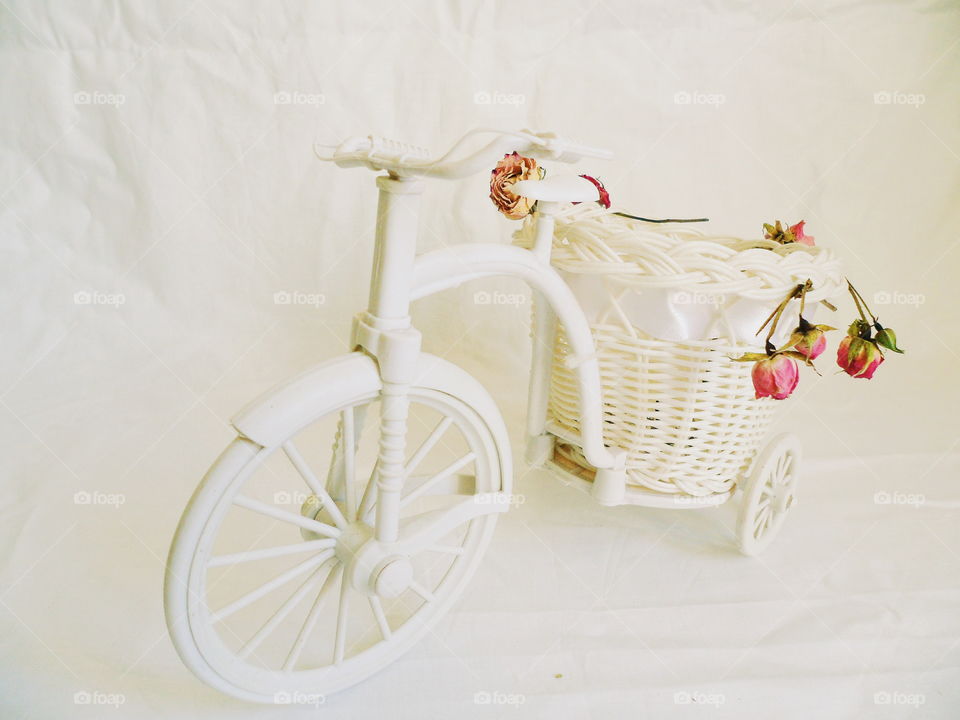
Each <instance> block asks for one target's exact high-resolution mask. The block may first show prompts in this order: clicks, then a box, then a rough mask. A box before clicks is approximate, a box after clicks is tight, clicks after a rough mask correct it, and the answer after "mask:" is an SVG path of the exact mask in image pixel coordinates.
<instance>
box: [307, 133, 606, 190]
mask: <svg viewBox="0 0 960 720" xmlns="http://www.w3.org/2000/svg"><path fill="white" fill-rule="evenodd" d="M478 133H493V134H496V136H497V137H495V138H494V139H493V140H492V141H491V142H489V143H488V144H487V145H486V146H485V147H483V148H482V149H480V150H478V151H476V152H474V153H472V154H470V155H466V156H464V157H460V158H459V159H455V158H454V156H455V155H458V154H459V150H460V147H461V146H462V145H463V144H464V143H465V142H466V141H467V140H468V139H469V138H471V137H472V136H473V135H476V134H478ZM324 150H325V151H326V152H323V151H324ZM513 151H516V152H518V153H520V154H521V155H530V156H532V157H537V158H543V159H548V160H557V161H559V162H576V161H577V160H580V159H581V158H584V157H595V158H602V159H604V160H609V159H610V158H611V157H613V153H611V152H609V151H608V150H602V149H600V148H593V147H588V146H586V145H579V144H577V143H572V142H569V141H567V140H564V139H563V138H560V137H558V136H557V135H555V134H553V133H539V134H538V133H531V132H528V131H525V130H524V131H520V132H503V131H499V130H486V129H480V130H473V131H471V132H469V133H467V134H466V135H464V136H463V137H462V138H461V139H460V140H458V141H457V142H456V143H455V144H454V146H453V147H452V148H451V149H450V150H449V151H448V152H447V153H446V154H444V155H443V156H441V157H439V158H437V159H435V160H431V159H430V157H429V153H428V152H427V150H426V149H425V148H422V147H419V146H416V145H409V144H407V143H401V142H397V141H395V140H387V139H385V138H381V137H377V136H374V135H370V136H368V137H352V138H349V139H347V140H344V141H343V142H342V143H340V145H338V146H332V145H314V152H315V153H316V155H317V157H319V158H320V159H321V160H328V161H332V162H334V163H335V164H336V165H337V166H339V167H367V168H370V169H371V170H387V171H389V172H390V173H391V174H393V175H398V176H421V177H439V178H448V179H454V178H462V177H466V176H467V175H472V174H473V173H475V172H479V171H481V170H484V169H490V168H492V167H493V163H496V162H497V161H498V160H499V159H500V158H501V157H503V155H505V154H507V153H509V152H513Z"/></svg>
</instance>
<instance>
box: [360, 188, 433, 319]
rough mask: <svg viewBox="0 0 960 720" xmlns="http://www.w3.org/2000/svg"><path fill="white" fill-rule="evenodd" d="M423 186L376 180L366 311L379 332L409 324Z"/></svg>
mask: <svg viewBox="0 0 960 720" xmlns="http://www.w3.org/2000/svg"><path fill="white" fill-rule="evenodd" d="M423 186H424V184H423V182H422V181H420V180H416V179H413V178H408V179H399V178H395V177H391V176H388V175H382V176H380V177H378V178H377V187H378V188H380V198H379V202H378V204H377V230H376V241H375V247H374V259H373V274H372V275H371V278H370V305H369V310H368V312H369V314H370V315H371V316H372V317H373V318H374V319H375V321H376V324H377V325H378V326H379V328H380V329H383V330H387V329H393V328H398V327H403V326H405V325H406V324H409V321H410V318H409V315H410V290H411V286H410V280H411V278H412V277H413V262H414V260H415V258H416V254H417V226H418V222H419V218H420V195H421V194H422V193H423Z"/></svg>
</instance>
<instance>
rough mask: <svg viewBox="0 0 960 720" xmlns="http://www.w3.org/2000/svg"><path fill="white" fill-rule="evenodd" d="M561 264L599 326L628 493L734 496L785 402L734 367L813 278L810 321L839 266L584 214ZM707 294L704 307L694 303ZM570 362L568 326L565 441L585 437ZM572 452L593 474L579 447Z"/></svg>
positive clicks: (563, 361) (562, 389) (565, 237)
mask: <svg viewBox="0 0 960 720" xmlns="http://www.w3.org/2000/svg"><path fill="white" fill-rule="evenodd" d="M532 230H533V225H532V223H531V222H529V221H528V222H525V223H524V226H523V227H522V228H521V229H520V230H519V231H518V232H517V233H516V234H515V236H514V237H515V239H516V242H517V244H519V245H522V246H526V247H529V246H530V245H531V244H532V240H533V234H532ZM553 264H554V265H555V267H557V268H558V269H559V270H560V271H561V273H563V274H564V275H565V277H566V278H567V280H568V282H569V284H570V286H571V288H572V289H573V291H574V293H575V294H576V295H577V297H578V299H579V300H580V302H581V304H582V305H583V307H584V310H585V311H586V313H587V316H588V320H589V321H590V323H591V329H592V332H593V336H594V342H595V343H596V354H597V359H598V362H599V365H600V374H601V385H602V390H603V401H604V440H605V442H606V443H607V445H609V446H611V447H616V448H618V449H622V450H625V451H626V452H627V476H628V481H629V482H630V484H633V485H637V486H641V487H643V488H646V489H648V490H653V491H657V492H662V493H668V494H675V495H676V494H682V495H688V496H705V495H712V494H717V493H727V492H730V491H731V490H732V488H733V486H734V485H735V484H736V482H737V480H738V479H739V478H740V477H742V476H743V475H744V474H745V473H746V472H747V471H748V470H749V466H750V464H751V462H752V461H753V458H754V456H755V455H756V453H757V450H758V448H759V445H760V442H761V441H762V439H763V437H764V435H765V434H766V432H767V429H768V427H769V425H770V421H771V419H772V416H773V412H774V410H775V409H776V407H777V405H778V401H775V400H770V399H762V400H758V399H756V397H755V394H754V389H753V383H752V381H751V379H750V372H751V368H752V365H751V363H742V362H737V361H736V360H734V359H733V358H735V357H738V356H739V355H741V354H742V353H743V352H745V351H748V350H752V351H757V350H760V349H762V344H763V343H762V339H758V338H757V337H756V335H755V333H756V330H757V328H758V327H759V325H760V324H761V323H762V322H763V320H764V318H766V316H767V315H769V313H770V312H771V310H772V309H773V308H774V307H776V305H777V304H778V303H779V302H780V301H781V300H783V299H784V297H786V295H787V293H788V292H789V291H790V290H791V289H792V288H794V287H796V285H797V284H800V283H803V282H805V281H806V280H807V279H810V280H812V281H813V285H814V288H813V290H812V291H811V292H810V293H808V295H807V309H806V310H805V312H804V315H805V317H807V318H808V319H811V318H812V315H813V312H814V310H815V306H816V304H817V302H818V301H819V300H821V299H825V298H829V297H833V296H835V295H836V294H837V293H838V292H839V290H840V289H841V288H842V287H843V283H844V279H843V275H842V269H841V266H840V263H839V261H838V260H837V259H836V257H835V256H834V255H833V254H832V252H830V251H829V250H827V249H825V248H820V247H816V248H810V247H807V246H801V245H780V244H778V243H775V242H772V241H768V240H742V239H739V238H731V237H725V236H718V237H710V236H707V235H704V234H703V233H702V232H699V231H696V230H693V229H690V228H688V227H686V226H681V225H673V226H655V225H652V224H650V223H644V222H642V221H636V220H631V219H628V218H623V217H620V216H617V215H614V214H613V213H612V212H611V211H607V210H604V209H602V208H599V207H598V206H596V205H594V206H593V207H590V206H587V205H586V204H584V205H580V206H574V207H571V208H570V209H568V210H565V211H564V212H562V213H561V214H559V215H558V216H557V222H556V230H555V233H554V242H553ZM681 293H686V296H683V295H681ZM701 296H703V297H705V298H706V300H707V302H697V301H695V300H696V299H698V298H700V297H701ZM794 305H796V303H794ZM796 317H797V309H796V308H793V309H792V311H791V313H785V314H784V317H783V318H782V320H781V330H780V332H779V333H778V336H777V337H775V338H774V340H775V342H778V343H779V342H782V341H783V340H785V339H786V337H787V335H788V334H789V332H790V331H791V330H792V328H793V327H794V326H795V325H796ZM570 359H571V353H570V349H569V347H568V346H567V341H566V337H565V335H564V332H563V328H562V327H560V328H558V330H557V340H556V345H555V349H554V361H553V368H552V374H551V388H550V402H549V408H548V412H549V415H550V419H551V420H552V421H553V422H555V423H557V424H558V425H559V426H560V428H561V429H563V430H564V431H565V434H570V435H573V436H577V435H579V430H580V427H579V418H580V407H579V397H578V393H577V384H576V381H575V378H574V373H573V370H572V366H571V363H570ZM563 452H564V454H565V456H566V457H567V458H568V459H569V458H572V459H573V461H574V462H576V463H578V464H579V465H581V466H582V467H583V468H584V469H585V470H586V471H587V472H588V473H589V471H590V467H589V465H588V463H587V462H586V460H585V459H584V458H583V456H582V454H580V453H579V452H578V450H577V448H575V447H564V448H563Z"/></svg>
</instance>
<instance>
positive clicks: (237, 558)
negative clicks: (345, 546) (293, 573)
mask: <svg viewBox="0 0 960 720" xmlns="http://www.w3.org/2000/svg"><path fill="white" fill-rule="evenodd" d="M336 543H337V541H336V540H334V539H332V538H329V539H328V538H323V539H321V540H310V541H308V542H301V543H294V544H293V545H277V546H276V547H270V548H263V549H260V550H247V551H246V552H238V553H230V554H229V555H217V556H216V557H212V558H210V562H209V563H207V567H211V568H213V567H222V566H223V565H233V564H234V563H245V562H253V561H254V560H264V559H266V558H275V557H281V556H283V555H295V554H296V553H302V552H312V551H316V550H324V549H326V548H332V547H333V546H334V545H336Z"/></svg>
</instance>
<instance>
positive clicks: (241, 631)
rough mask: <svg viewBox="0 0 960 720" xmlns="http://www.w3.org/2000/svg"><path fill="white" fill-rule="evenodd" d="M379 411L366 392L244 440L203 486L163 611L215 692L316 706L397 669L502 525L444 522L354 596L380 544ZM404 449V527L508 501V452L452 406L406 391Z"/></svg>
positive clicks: (465, 410)
mask: <svg viewBox="0 0 960 720" xmlns="http://www.w3.org/2000/svg"><path fill="white" fill-rule="evenodd" d="M379 404H380V392H379V387H371V388H369V390H367V391H366V392H362V393H359V394H357V395H356V396H355V397H352V398H350V399H349V400H347V401H341V402H339V403H337V404H335V405H334V406H331V407H326V408H322V409H320V410H318V411H317V412H316V413H315V414H314V417H315V418H316V419H315V420H313V421H312V422H310V423H309V424H308V425H307V426H305V427H302V428H300V429H298V430H297V431H296V432H293V433H291V434H289V435H288V436H287V437H285V438H283V439H282V440H281V441H280V442H277V443H276V444H273V445H271V446H269V447H262V446H260V445H258V444H256V443H254V442H252V441H251V440H248V439H246V438H242V437H241V438H237V439H236V440H234V441H233V442H232V443H231V444H230V445H229V446H228V447H227V449H226V450H225V451H224V452H223V454H222V455H221V456H220V457H219V459H218V460H217V461H216V462H215V463H214V465H213V467H211V469H210V470H209V471H208V473H207V474H206V476H205V477H204V479H203V481H202V482H201V484H200V486H199V487H198V489H197V491H196V493H195V494H194V497H193V498H192V499H191V501H190V504H189V505H188V507H187V509H186V511H185V512H184V515H183V517H182V519H181V522H180V526H179V527H178V530H177V533H176V536H175V538H174V542H173V546H172V547H171V551H170V558H169V562H168V566H167V578H166V587H165V600H166V602H165V606H166V613H167V623H168V626H169V628H170V631H171V637H172V639H173V642H174V644H175V646H176V648H177V651H178V652H179V654H180V656H181V658H182V659H183V660H184V662H185V663H186V664H187V666H188V667H190V668H191V669H192V670H193V671H194V672H195V673H196V674H197V675H198V676H199V677H200V678H201V679H202V680H204V681H205V682H207V683H208V684H210V685H212V686H214V687H216V688H218V689H219V690H221V691H223V692H226V693H228V694H230V695H233V696H235V697H239V698H242V699H246V700H253V701H258V702H270V703H304V704H309V703H320V702H322V701H323V698H324V696H325V695H327V694H330V693H333V692H336V691H337V690H340V689H343V688H345V687H348V686H350V685H353V684H355V683H357V682H360V681H362V680H364V679H365V678H367V677H369V676H370V675H372V674H373V673H375V672H377V671H378V670H380V669H381V668H383V667H385V666H386V665H388V664H389V663H390V662H392V661H393V660H395V659H396V658H398V657H399V656H400V655H401V654H402V653H404V652H405V651H406V650H408V649H409V648H410V647H411V646H412V645H413V644H414V643H415V642H416V641H417V640H418V639H419V638H421V637H422V636H423V635H424V634H425V633H427V632H429V631H430V630H431V628H432V627H433V626H434V625H436V623H437V622H438V621H439V620H440V619H441V618H442V617H443V615H444V614H445V612H446V611H447V610H448V609H449V608H450V606H451V605H452V603H453V602H454V601H455V600H456V598H457V597H458V596H459V595H460V594H461V593H462V592H463V589H464V586H465V584H466V582H467V581H468V580H469V578H470V577H471V576H472V574H473V573H474V571H475V570H476V567H477V564H478V562H479V560H480V558H481V556H482V555H483V552H484V550H485V548H486V546H487V545H488V543H489V540H490V537H491V533H492V531H493V528H494V524H495V522H496V514H483V515H474V516H468V517H467V518H466V519H465V520H464V521H463V522H462V523H460V524H456V522H448V523H447V524H446V525H445V526H444V528H443V531H444V533H445V534H444V535H442V536H438V537H437V538H436V541H435V542H431V543H430V544H429V545H426V546H423V547H422V548H420V549H419V551H418V552H416V553H415V554H413V555H412V556H410V557H404V558H402V562H392V564H390V563H387V565H385V566H384V567H388V569H387V570H382V572H380V575H378V576H377V582H376V583H374V587H373V589H367V590H366V591H364V590H362V589H358V588H357V586H356V583H354V582H351V577H355V575H356V572H355V570H356V568H355V565H356V563H357V562H358V559H357V557H356V555H357V554H358V553H359V552H361V550H360V549H361V548H363V547H364V545H363V543H364V542H365V540H366V539H369V538H370V537H372V536H373V534H374V531H375V527H374V524H375V520H374V518H375V517H376V504H377V488H376V481H375V478H376V457H377V443H378V440H379V437H378V435H379V432H378V428H379V425H378V422H377V419H378V416H379V407H378V406H379ZM407 439H408V442H407V447H408V448H409V449H410V450H411V451H412V452H410V453H409V455H408V459H407V461H406V465H405V476H406V479H405V483H404V488H403V493H402V496H401V497H402V499H401V501H400V505H401V513H400V517H401V519H400V525H401V529H403V528H406V527H417V526H418V523H419V524H420V525H422V524H423V523H424V522H425V519H426V518H436V517H437V516H438V515H442V514H443V513H444V512H446V510H445V509H446V508H451V507H454V506H456V505H457V504H458V503H464V501H465V500H467V501H469V500H479V499H481V498H488V497H489V495H488V493H496V492H497V491H499V490H500V489H501V488H502V487H504V478H503V467H504V465H503V463H502V457H501V452H503V451H504V449H503V448H500V447H498V442H497V437H496V435H495V433H493V432H491V430H490V427H489V426H488V424H487V422H486V421H485V420H484V419H483V418H482V417H481V416H480V415H479V414H478V413H477V411H476V410H475V409H474V408H473V407H471V406H470V405H469V404H468V403H467V402H465V401H463V400H461V399H460V398H458V397H456V396H454V395H452V394H449V393H447V392H443V391H440V390H437V389H435V388H428V387H424V386H413V387H411V389H410V414H409V421H408V433H407ZM471 496H473V497H472V498H471ZM448 527H449V531H448V532H447V531H446V530H447V529H448ZM398 568H399V569H398ZM384 578H385V579H384Z"/></svg>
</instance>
